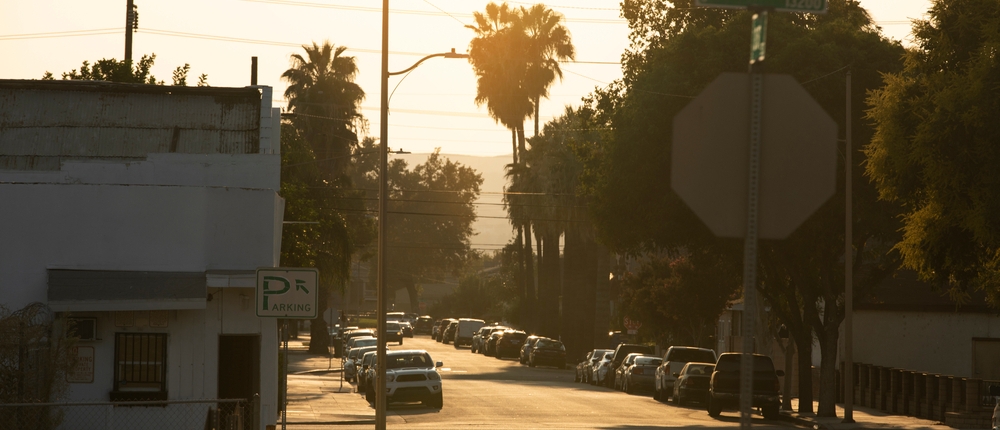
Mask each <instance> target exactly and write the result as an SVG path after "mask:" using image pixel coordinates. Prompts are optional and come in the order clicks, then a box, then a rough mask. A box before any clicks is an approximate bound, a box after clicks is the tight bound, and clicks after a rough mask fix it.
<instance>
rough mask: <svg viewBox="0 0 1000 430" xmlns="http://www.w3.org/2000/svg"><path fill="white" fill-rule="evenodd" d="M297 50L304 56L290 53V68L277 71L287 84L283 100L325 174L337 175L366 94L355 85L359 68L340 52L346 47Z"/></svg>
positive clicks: (355, 140) (353, 139)
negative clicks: (285, 100)
mask: <svg viewBox="0 0 1000 430" xmlns="http://www.w3.org/2000/svg"><path fill="white" fill-rule="evenodd" d="M302 49H304V50H305V51H306V56H305V57H303V56H302V55H299V54H292V56H291V63H292V64H291V67H290V68H289V69H288V70H286V71H285V72H284V73H282V74H281V78H282V79H284V80H285V81H286V82H288V88H287V89H285V98H286V99H287V100H288V108H289V109H290V110H291V111H292V112H293V113H295V114H296V116H295V120H294V121H295V124H296V126H298V127H299V128H300V129H302V130H303V131H304V132H305V136H306V140H307V141H308V142H309V145H310V146H311V147H312V148H313V151H314V152H315V153H316V158H317V160H321V161H322V163H323V164H322V165H323V166H324V168H325V170H326V172H327V173H328V174H330V175H331V176H334V177H336V176H340V175H342V174H343V173H344V168H345V167H346V166H347V164H348V162H349V161H350V157H349V156H350V154H351V150H352V149H353V148H354V147H355V146H356V145H357V144H358V131H359V129H360V128H361V127H362V126H363V120H362V117H361V113H360V112H359V106H360V104H361V101H362V100H364V98H365V92H364V91H363V90H362V89H361V87H360V86H358V84H356V83H354V78H355V77H356V76H357V74H358V66H357V63H356V62H355V58H354V57H350V56H345V55H343V54H344V51H346V50H347V47H345V46H336V45H333V44H331V43H330V42H329V41H324V42H323V44H322V45H317V44H316V42H313V43H312V46H309V45H302Z"/></svg>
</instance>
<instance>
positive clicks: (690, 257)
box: [621, 252, 740, 348]
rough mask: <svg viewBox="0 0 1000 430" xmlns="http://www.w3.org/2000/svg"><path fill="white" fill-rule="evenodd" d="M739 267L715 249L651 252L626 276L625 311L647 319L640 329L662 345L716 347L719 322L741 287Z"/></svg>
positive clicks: (623, 301)
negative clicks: (705, 250)
mask: <svg viewBox="0 0 1000 430" xmlns="http://www.w3.org/2000/svg"><path fill="white" fill-rule="evenodd" d="M695 261H698V263H699V264H697V266H696V264H695ZM734 269H738V268H737V267H735V265H734V264H732V262H731V261H726V260H725V259H724V258H720V256H719V255H718V254H715V253H710V252H703V253H700V254H687V255H684V254H682V255H676V256H670V255H663V256H652V257H650V258H649V260H648V261H646V262H645V263H643V264H642V266H641V267H640V268H639V270H638V271H637V272H635V273H625V274H624V276H623V278H624V279H623V280H622V286H621V289H622V292H621V299H622V306H623V308H624V314H626V315H627V316H630V317H631V318H633V319H636V320H638V321H642V323H643V324H642V327H641V328H640V330H642V331H643V332H644V333H650V334H652V337H654V338H656V340H657V342H658V343H660V344H661V345H695V346H701V347H705V348H714V347H715V344H714V342H713V340H714V339H715V336H714V334H715V333H714V332H715V324H716V322H717V321H718V318H719V316H720V315H722V311H723V310H724V309H725V308H726V304H727V303H728V302H729V301H730V300H731V299H733V298H734V297H735V296H736V295H737V289H738V288H737V287H738V286H739V285H740V280H739V277H738V273H739V272H738V271H737V270H734Z"/></svg>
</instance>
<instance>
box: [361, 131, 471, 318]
mask: <svg viewBox="0 0 1000 430" xmlns="http://www.w3.org/2000/svg"><path fill="white" fill-rule="evenodd" d="M379 151H380V150H379V144H378V143H376V142H375V141H374V140H373V139H365V140H364V141H362V144H361V146H359V147H358V149H357V151H356V154H357V155H356V157H355V159H356V162H357V164H356V165H355V167H354V169H353V171H352V178H353V181H354V183H355V184H356V186H357V187H358V189H360V190H364V191H365V192H366V196H367V197H366V199H365V200H366V201H368V202H372V209H370V210H372V211H374V205H375V202H377V201H378V189H379V187H378V170H377V166H378V156H379V155H378V154H379ZM388 168H389V171H388V185H389V201H388V206H387V208H386V216H387V217H386V230H387V232H386V233H387V236H386V245H387V248H386V265H387V267H386V284H387V285H388V287H387V288H388V289H389V290H390V291H396V290H400V289H405V290H406V292H407V294H408V295H409V299H410V305H411V306H412V309H413V311H414V312H416V311H418V309H419V308H418V307H417V306H418V305H419V294H418V292H417V284H418V283H421V282H426V281H427V280H431V279H440V278H441V277H443V276H444V275H447V274H453V275H459V274H461V273H462V269H463V268H464V267H465V265H466V263H467V261H468V259H469V258H471V257H473V256H474V252H473V250H472V248H471V246H470V242H469V238H470V237H471V236H472V233H473V230H472V223H473V222H475V220H476V210H475V206H474V205H473V203H474V202H475V201H476V199H477V198H478V197H479V191H480V186H481V185H482V183H483V178H482V175H480V174H479V173H476V171H475V170H473V169H472V168H470V167H467V166H464V165H462V164H459V163H456V162H453V161H451V160H448V159H447V158H446V157H444V156H442V155H441V154H440V152H439V151H437V150H436V151H434V153H432V154H430V155H429V156H428V157H427V160H426V161H425V162H424V163H422V164H418V165H417V166H415V167H414V168H413V169H409V168H408V166H407V163H406V161H404V160H401V159H394V160H390V162H389V165H388ZM371 273H372V275H373V276H374V274H375V271H374V270H373V271H371Z"/></svg>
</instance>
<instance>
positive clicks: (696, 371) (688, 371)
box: [671, 361, 715, 406]
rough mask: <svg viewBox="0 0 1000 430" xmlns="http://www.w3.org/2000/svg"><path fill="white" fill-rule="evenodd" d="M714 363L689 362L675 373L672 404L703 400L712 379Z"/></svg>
mask: <svg viewBox="0 0 1000 430" xmlns="http://www.w3.org/2000/svg"><path fill="white" fill-rule="evenodd" d="M713 370H715V363H698V362H694V361H692V362H690V363H687V364H685V365H684V367H683V368H681V371H680V372H678V373H676V374H675V376H676V377H677V380H676V381H674V393H673V396H672V397H671V399H673V401H674V404H676V405H678V406H683V405H684V404H685V403H687V402H690V401H692V400H693V401H696V402H704V401H705V400H707V399H708V383H709V382H710V381H711V379H712V371H713Z"/></svg>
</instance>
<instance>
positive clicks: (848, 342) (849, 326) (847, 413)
mask: <svg viewBox="0 0 1000 430" xmlns="http://www.w3.org/2000/svg"><path fill="white" fill-rule="evenodd" d="M846 122H847V127H846V135H845V137H844V139H845V140H844V147H845V148H844V197H845V202H844V206H845V208H844V209H845V211H844V212H845V214H844V242H845V243H844V423H848V424H852V423H854V273H853V270H854V243H853V237H854V232H853V227H854V225H853V222H852V221H853V220H852V218H853V212H854V208H853V206H852V201H851V199H852V196H851V188H852V182H853V178H852V177H851V175H852V174H853V173H854V164H853V162H852V161H851V71H850V70H848V71H847V118H846Z"/></svg>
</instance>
